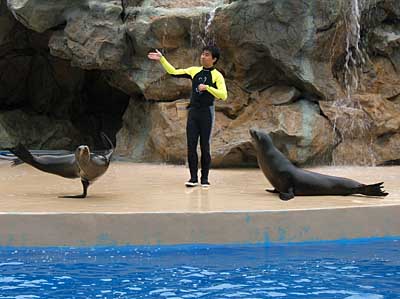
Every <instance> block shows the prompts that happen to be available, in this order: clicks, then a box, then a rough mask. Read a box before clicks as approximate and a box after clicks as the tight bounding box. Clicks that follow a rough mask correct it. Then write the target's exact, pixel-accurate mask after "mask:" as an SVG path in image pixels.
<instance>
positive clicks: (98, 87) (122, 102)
mask: <svg viewBox="0 0 400 299" xmlns="http://www.w3.org/2000/svg"><path fill="white" fill-rule="evenodd" d="M128 104H129V96H128V95H126V94H124V93H123V92H121V91H120V90H118V89H116V88H113V87H111V86H110V85H109V84H108V83H107V81H106V78H105V76H104V75H103V74H102V72H99V71H86V72H85V75H84V83H83V87H82V90H81V97H80V98H79V99H78V101H75V102H74V103H73V109H72V111H73V114H72V115H71V118H72V122H73V124H74V126H75V127H76V128H77V129H78V130H79V131H80V132H81V133H83V135H86V136H90V137H91V138H93V140H94V146H95V147H102V146H103V142H102V140H101V138H100V132H104V133H106V134H107V136H109V137H110V139H111V141H112V142H113V143H114V144H115V143H116V134H117V132H118V130H119V129H120V128H121V127H122V116H123V114H124V112H125V110H126V108H127V106H128Z"/></svg>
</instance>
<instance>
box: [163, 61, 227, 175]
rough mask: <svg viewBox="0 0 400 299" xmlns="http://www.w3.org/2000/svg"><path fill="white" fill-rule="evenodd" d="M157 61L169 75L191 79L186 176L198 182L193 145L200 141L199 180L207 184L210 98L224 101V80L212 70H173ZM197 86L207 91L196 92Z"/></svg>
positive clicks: (212, 105) (210, 130) (200, 68)
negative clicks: (188, 174) (201, 86)
mask: <svg viewBox="0 0 400 299" xmlns="http://www.w3.org/2000/svg"><path fill="white" fill-rule="evenodd" d="M160 61H161V63H162V65H163V66H164V68H165V70H166V71H167V72H168V73H169V74H171V75H173V76H175V77H180V78H188V79H191V80H192V94H191V97H190V104H189V107H188V109H189V113H188V118H187V124H186V137H187V155H188V163H189V169H190V176H191V181H197V180H198V176H197V172H198V156H197V144H198V141H199V138H200V149H201V181H202V182H208V173H209V170H210V165H211V155H210V140H211V132H212V127H213V124H214V99H215V97H218V98H221V99H224V100H225V99H226V97H227V91H226V87H225V80H224V78H223V76H222V74H221V73H220V72H219V71H218V70H216V69H215V68H209V69H207V68H203V67H190V68H187V69H178V70H176V69H175V68H174V67H172V66H171V65H170V64H169V63H168V62H167V61H166V59H165V58H164V57H162V60H160ZM200 84H205V85H208V86H207V90H206V91H199V90H198V86H199V85H200Z"/></svg>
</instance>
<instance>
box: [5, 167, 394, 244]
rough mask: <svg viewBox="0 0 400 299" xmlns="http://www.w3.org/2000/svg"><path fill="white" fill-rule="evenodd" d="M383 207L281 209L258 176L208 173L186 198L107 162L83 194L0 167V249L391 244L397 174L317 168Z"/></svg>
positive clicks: (170, 185) (147, 172) (310, 202)
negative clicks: (374, 188)
mask: <svg viewBox="0 0 400 299" xmlns="http://www.w3.org/2000/svg"><path fill="white" fill-rule="evenodd" d="M312 170H313V171H317V172H320V173H325V174H330V175H336V176H343V177H348V178H352V179H355V180H359V181H361V182H364V183H376V182H381V181H384V182H385V189H386V191H388V192H389V193H390V194H389V196H387V197H385V198H374V197H365V196H361V195H360V196H358V195H354V196H316V197H296V198H294V199H293V200H291V201H288V202H284V201H281V200H280V199H279V197H278V196H277V195H276V194H271V193H267V192H265V191H264V190H265V189H266V188H271V186H270V184H269V183H268V181H267V180H266V179H265V177H264V175H263V174H262V172H261V171H260V170H259V169H212V170H211V174H210V182H211V184H212V185H211V187H210V188H209V189H202V188H201V187H196V188H186V187H185V186H184V182H185V181H186V180H187V179H188V170H187V168H185V167H184V166H170V165H155V164H137V163H127V162H113V163H112V164H111V166H110V169H109V171H108V172H107V173H106V174H105V175H104V176H103V177H101V178H100V179H99V180H98V181H96V182H95V183H94V184H93V185H92V186H91V187H90V188H89V193H88V194H89V196H88V197H87V198H86V199H66V198H59V197H58V196H62V195H75V194H80V193H81V191H82V189H81V183H80V181H79V180H69V179H64V178H61V177H57V176H54V175H50V174H46V173H43V172H40V171H38V170H36V169H34V168H32V167H30V166H28V165H21V166H18V167H13V168H12V167H10V166H9V163H8V162H7V161H0V190H1V198H0V246H92V245H158V244H159V245H161V244H201V243H203V244H204V243H205V244H231V243H232V244H238V243H239V244H256V243H265V244H269V243H281V242H284V243H286V242H305V241H321V240H339V239H355V238H375V237H398V236H400V188H399V187H400V182H399V178H400V167H398V166H393V167H319V168H315V169H312Z"/></svg>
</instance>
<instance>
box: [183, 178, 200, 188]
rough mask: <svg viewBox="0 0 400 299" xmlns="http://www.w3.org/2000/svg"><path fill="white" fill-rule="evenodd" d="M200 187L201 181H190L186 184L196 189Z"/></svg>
mask: <svg viewBox="0 0 400 299" xmlns="http://www.w3.org/2000/svg"><path fill="white" fill-rule="evenodd" d="M198 185H199V181H198V180H196V179H190V180H189V181H187V182H186V183H185V186H186V187H196V186H198Z"/></svg>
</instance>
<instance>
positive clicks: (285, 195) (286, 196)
mask: <svg viewBox="0 0 400 299" xmlns="http://www.w3.org/2000/svg"><path fill="white" fill-rule="evenodd" d="M279 198H280V199H281V200H285V201H286V200H290V199H292V198H294V194H293V192H292V191H291V192H287V193H284V192H280V193H279Z"/></svg>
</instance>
